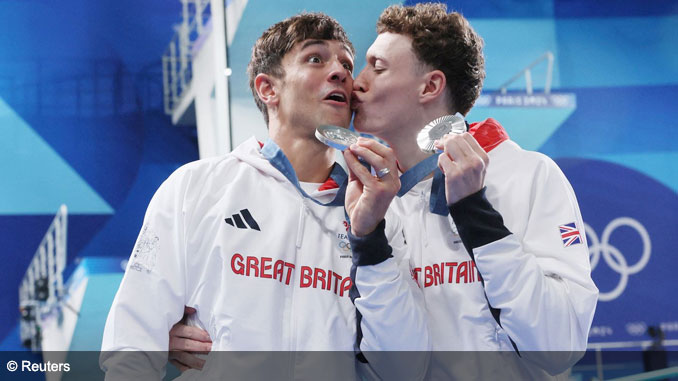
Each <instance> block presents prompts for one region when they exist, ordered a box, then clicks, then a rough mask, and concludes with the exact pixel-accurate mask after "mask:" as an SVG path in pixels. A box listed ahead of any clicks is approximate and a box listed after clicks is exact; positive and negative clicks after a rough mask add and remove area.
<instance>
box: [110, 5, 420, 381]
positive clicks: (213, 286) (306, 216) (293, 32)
mask: <svg viewBox="0 0 678 381" xmlns="http://www.w3.org/2000/svg"><path fill="white" fill-rule="evenodd" d="M352 69H353V46H352V45H351V43H350V41H349V40H348V38H347V37H346V34H345V33H344V30H343V29H342V28H341V26H340V25H339V24H338V23H337V22H336V21H335V20H333V19H332V18H330V17H328V16H326V15H323V14H315V13H314V14H300V15H297V16H294V17H291V18H289V19H286V20H284V21H282V22H280V23H277V24H275V25H273V26H272V27H270V28H269V29H268V30H266V31H265V32H264V33H263V35H262V36H261V38H260V39H259V40H258V41H257V43H256V44H255V46H254V49H253V53H252V61H251V63H250V65H249V67H248V74H249V76H250V87H251V88H252V93H253V95H254V97H255V100H256V101H257V105H258V107H259V108H260V109H261V111H262V113H263V114H264V118H265V119H266V122H267V125H268V129H269V136H270V138H269V139H268V140H267V141H266V142H265V143H259V142H257V141H256V140H255V139H254V138H251V139H250V140H248V141H246V142H244V143H243V144H241V145H240V146H238V147H237V148H236V149H235V150H234V151H233V152H232V153H229V154H227V155H224V156H222V157H218V158H214V159H207V160H199V161H197V162H194V163H190V164H187V165H185V166H183V167H182V168H180V169H178V170H177V171H176V172H175V173H173V174H172V175H171V176H170V178H169V179H168V180H167V181H165V183H163V185H162V186H161V187H160V189H159V190H158V191H157V192H156V194H155V195H154V197H153V199H152V201H151V203H150V204H149V207H148V210H147V212H146V216H145V219H144V225H143V228H142V232H141V234H140V236H139V239H138V241H137V244H136V246H135V249H134V251H133V253H132V257H131V258H130V261H129V266H128V268H127V271H126V273H125V276H124V278H123V281H122V283H121V285H120V289H119V291H118V293H117V295H116V297H115V300H114V302H113V306H112V307H111V311H110V313H109V316H108V320H107V322H106V329H105V332H104V339H103V344H102V351H103V353H102V356H101V367H102V369H104V370H105V371H107V378H111V379H114V378H117V377H122V378H124V377H127V378H128V377H129V376H131V375H135V376H140V375H141V376H148V377H153V378H156V377H157V376H158V375H161V374H163V372H164V366H165V363H166V361H167V357H166V354H165V357H164V358H162V356H160V357H158V356H151V355H148V356H145V355H144V356H136V357H135V358H134V361H129V358H130V357H129V356H122V354H121V353H119V352H116V351H125V350H136V351H147V352H145V354H148V353H149V352H148V351H166V350H167V349H168V348H169V347H170V342H169V341H168V340H169V338H168V330H169V328H170V327H171V326H172V325H173V324H175V323H176V322H177V321H179V320H180V319H181V318H182V315H183V312H184V306H187V307H188V308H192V309H194V310H195V311H196V313H195V315H194V321H195V322H196V325H198V326H199V327H201V328H202V329H204V330H206V331H207V333H208V334H209V337H211V340H212V343H211V350H212V353H210V356H211V360H212V361H210V359H209V358H208V360H207V362H206V363H205V367H204V369H203V373H202V374H200V375H198V377H216V378H220V376H223V375H224V374H223V373H221V372H222V371H227V372H228V377H229V378H231V379H239V378H241V377H242V378H244V377H247V378H249V379H252V378H260V377H258V376H263V375H265V374H276V377H278V378H280V377H282V378H293V379H297V378H299V379H310V378H318V376H319V375H323V378H324V377H326V376H327V375H331V377H332V378H336V379H345V378H348V379H354V378H357V377H358V375H357V374H356V369H357V368H359V366H356V361H355V359H356V354H354V351H356V352H357V357H358V358H360V359H361V360H363V362H361V363H360V364H363V363H365V362H367V361H369V366H370V367H371V368H366V366H362V368H363V369H370V370H371V371H376V372H377V373H378V374H379V375H380V376H382V377H385V378H389V377H388V376H389V375H391V374H398V375H402V376H405V377H407V378H419V377H421V376H422V375H423V373H422V372H423V369H424V364H425V361H424V360H423V359H424V358H423V357H422V358H419V359H414V360H413V362H411V363H405V362H399V363H395V364H394V363H392V362H390V361H387V360H385V359H386V357H383V358H382V357H379V353H380V351H392V350H425V349H428V346H429V341H428V332H427V327H426V325H425V322H424V313H423V309H422V307H421V305H420V304H418V303H420V302H421V301H422V297H421V295H415V294H417V293H420V290H419V289H418V288H417V286H416V284H414V282H413V281H412V279H411V278H410V276H409V267H408V260H407V258H406V257H405V255H406V253H405V251H404V242H403V239H402V233H401V228H400V226H399V221H398V220H397V219H395V218H391V217H388V218H386V222H385V220H384V218H385V215H386V211H387V209H388V206H389V204H390V201H391V199H392V198H393V197H394V195H395V194H396V192H397V190H398V188H399V185H400V184H399V180H398V177H397V175H396V164H395V157H394V155H393V152H392V151H391V150H390V149H388V148H386V147H383V146H380V145H378V144H376V143H374V142H361V143H360V146H361V147H362V148H361V147H354V148H353V149H355V150H356V153H357V154H361V153H364V152H363V151H361V149H362V150H369V154H365V155H364V159H365V160H366V161H368V162H369V163H370V164H371V165H372V166H373V167H374V168H375V169H377V170H382V169H383V171H381V173H382V174H383V176H382V177H376V176H372V175H371V174H369V176H368V175H366V174H365V172H366V169H365V168H364V167H362V166H361V165H360V164H356V162H350V163H349V167H350V168H351V170H352V174H351V179H350V180H351V181H350V182H348V184H347V176H346V174H345V173H344V172H343V170H342V169H341V167H340V166H339V165H337V164H336V163H335V162H334V150H333V149H332V148H329V147H328V146H326V145H324V144H322V143H320V142H319V141H318V140H317V139H316V138H315V135H314V134H315V130H316V128H317V127H319V126H320V125H326V124H330V125H338V126H342V127H348V125H349V122H350V119H351V110H350V106H349V101H350V92H351V90H352V85H353V80H352V76H351V74H352V73H351V72H352ZM389 172H390V173H389ZM344 195H346V200H344ZM344 201H345V203H346V205H347V207H346V211H345V210H344ZM347 216H348V217H350V225H349V220H348V219H347V218H346V217H347ZM349 236H350V237H351V242H352V244H353V247H352V255H351V247H350V246H349V245H348V237H349ZM389 242H390V245H389ZM375 248H376V249H375ZM394 332H398V334H397V335H395V334H393V333H394ZM226 351H228V352H229V354H226V353H225V352H226ZM231 351H276V352H269V353H265V352H259V354H257V352H255V353H252V352H246V353H237V352H231ZM277 351H280V352H277ZM297 351H314V352H313V353H300V354H296V353H292V352H297ZM315 351H336V352H337V353H336V354H329V356H330V358H329V359H328V358H326V357H324V356H327V354H326V353H325V354H324V353H323V352H315ZM286 352H289V353H286ZM160 353H161V352H160ZM276 353H277V354H276ZM314 353H315V354H314ZM177 360H180V359H179V358H178V359H177ZM257 372H263V373H257ZM183 376H184V377H186V378H191V377H194V376H196V373H195V372H186V373H185V374H184V375H183Z"/></svg>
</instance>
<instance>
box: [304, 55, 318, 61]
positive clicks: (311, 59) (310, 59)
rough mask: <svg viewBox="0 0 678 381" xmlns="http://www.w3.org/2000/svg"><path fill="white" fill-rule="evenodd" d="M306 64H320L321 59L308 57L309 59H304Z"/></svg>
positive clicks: (314, 56) (313, 56)
mask: <svg viewBox="0 0 678 381" xmlns="http://www.w3.org/2000/svg"><path fill="white" fill-rule="evenodd" d="M306 62H310V63H321V62H322V59H320V56H317V55H312V56H309V57H308V58H307V59H306Z"/></svg>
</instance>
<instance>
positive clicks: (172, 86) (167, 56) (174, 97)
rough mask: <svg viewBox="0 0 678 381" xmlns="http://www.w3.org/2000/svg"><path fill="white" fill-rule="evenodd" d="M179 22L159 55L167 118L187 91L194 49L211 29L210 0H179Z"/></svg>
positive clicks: (191, 73)
mask: <svg viewBox="0 0 678 381" xmlns="http://www.w3.org/2000/svg"><path fill="white" fill-rule="evenodd" d="M181 4H182V14H181V16H182V21H181V23H179V24H177V25H175V26H174V36H173V37H172V40H171V41H170V43H169V46H168V47H167V50H166V51H165V53H164V54H163V56H162V82H163V101H164V109H165V113H166V114H168V115H170V114H172V111H173V110H174V109H175V108H176V106H177V105H178V104H179V102H180V101H181V97H182V96H183V95H184V93H185V92H186V90H188V88H189V86H190V83H191V79H192V77H193V70H192V62H191V61H192V58H193V53H192V52H193V46H194V44H195V43H196V41H198V40H199V39H200V38H201V37H202V36H203V35H204V34H206V33H208V32H209V31H210V30H211V28H210V25H211V24H210V17H211V7H210V0H181Z"/></svg>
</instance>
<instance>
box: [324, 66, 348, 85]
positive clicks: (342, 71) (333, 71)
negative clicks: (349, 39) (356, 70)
mask: <svg viewBox="0 0 678 381" xmlns="http://www.w3.org/2000/svg"><path fill="white" fill-rule="evenodd" d="M349 76H350V75H349V72H348V70H346V68H345V67H344V65H343V64H342V63H341V62H339V60H334V61H333V62H332V66H331V67H330V73H329V76H328V80H329V81H330V82H340V83H344V82H346V79H347V78H349Z"/></svg>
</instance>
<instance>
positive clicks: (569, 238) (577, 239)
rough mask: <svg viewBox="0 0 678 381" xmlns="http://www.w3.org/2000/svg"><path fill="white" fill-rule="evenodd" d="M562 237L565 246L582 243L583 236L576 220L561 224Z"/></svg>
mask: <svg viewBox="0 0 678 381" xmlns="http://www.w3.org/2000/svg"><path fill="white" fill-rule="evenodd" d="M558 228H559V229H560V238H562V240H563V247H568V246H572V245H576V244H578V243H581V236H580V235H579V229H577V225H575V224H574V222H570V223H569V224H565V225H560V226H559V227H558Z"/></svg>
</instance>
